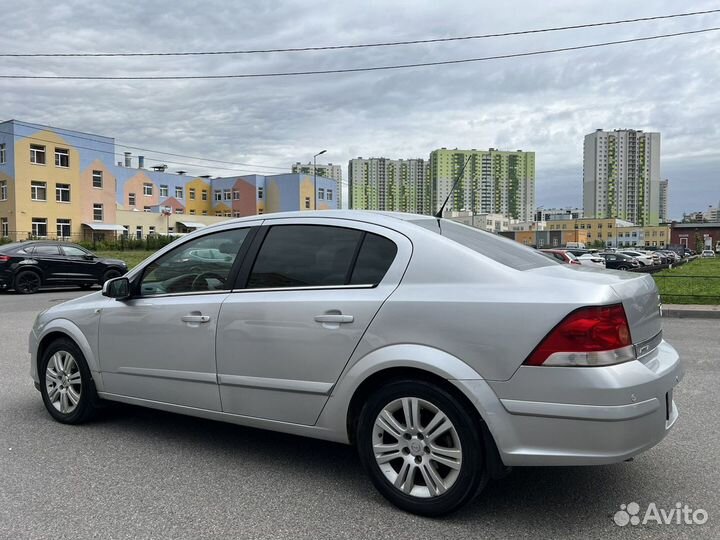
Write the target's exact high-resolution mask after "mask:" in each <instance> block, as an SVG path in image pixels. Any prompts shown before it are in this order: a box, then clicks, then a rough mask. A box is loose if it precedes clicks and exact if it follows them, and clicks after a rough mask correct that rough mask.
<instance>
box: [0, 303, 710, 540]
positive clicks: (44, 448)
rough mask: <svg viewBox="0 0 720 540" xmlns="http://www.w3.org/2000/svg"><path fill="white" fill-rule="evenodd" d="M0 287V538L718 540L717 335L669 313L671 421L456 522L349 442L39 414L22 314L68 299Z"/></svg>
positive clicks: (134, 416)
mask: <svg viewBox="0 0 720 540" xmlns="http://www.w3.org/2000/svg"><path fill="white" fill-rule="evenodd" d="M81 294H83V293H81V292H77V291H49V292H43V293H41V294H38V295H35V296H31V297H21V296H17V295H14V294H9V293H0V369H1V370H2V374H3V375H2V378H1V379H0V380H1V381H2V382H1V383H0V538H8V539H21V538H52V539H58V538H103V539H109V538H133V539H134V538H192V539H196V538H394V539H398V538H473V539H479V538H508V537H532V538H576V537H588V538H658V537H660V538H678V537H680V538H685V537H687V538H718V537H719V536H720V467H718V463H720V414H718V407H719V405H720V401H719V400H718V391H719V389H720V325H719V324H718V321H717V320H693V319H670V320H666V322H665V325H664V327H665V336H666V339H667V340H668V341H670V342H671V343H672V344H673V345H675V347H676V348H677V349H678V350H679V351H680V353H681V355H682V356H683V357H684V358H685V367H686V376H685V380H684V381H683V383H682V385H681V386H680V387H678V389H677V391H676V393H675V399H676V401H677V403H678V406H679V408H680V415H681V416H680V419H679V420H678V424H677V426H676V428H675V429H674V430H673V432H672V433H671V434H670V435H669V437H668V438H667V439H666V440H665V441H664V442H663V443H661V444H660V445H659V446H658V447H656V448H654V449H652V450H651V451H649V452H647V453H646V454H644V455H641V456H639V457H638V458H636V459H635V461H633V462H631V463H622V464H619V465H613V466H605V467H596V468H527V469H516V470H514V471H513V473H512V474H511V475H510V476H509V477H508V478H506V479H504V480H502V481H499V482H494V483H491V484H490V485H489V486H488V487H487V489H486V490H485V492H484V493H483V494H482V495H481V496H480V497H479V498H478V499H477V500H476V501H475V502H474V503H473V504H471V505H470V506H468V507H466V508H465V509H464V510H462V511H461V512H460V513H458V514H455V515H452V516H450V517H448V518H445V519H442V520H430V519H424V518H419V517H415V516H412V515H408V514H404V513H402V512H400V511H398V510H395V509H394V508H393V507H391V506H389V505H388V504H387V503H386V502H385V501H384V499H383V498H382V497H381V496H380V495H379V494H378V493H377V492H376V491H375V490H374V488H373V487H372V485H371V484H370V482H369V480H367V479H366V478H365V476H364V474H363V472H362V470H361V468H360V465H359V463H358V460H357V459H356V456H355V453H354V452H353V450H352V449H351V448H349V447H345V446H341V445H334V444H329V443H325V442H321V441H314V440H310V439H302V438H297V437H291V436H286V435H280V434H274V433H268V432H263V431H258V430H254V429H248V428H242V427H238V426H233V425H229V424H221V423H217V422H211V421H206V420H199V419H194V418H189V417H183V416H178V415H173V414H168V413H163V412H158V411H151V410H146V409H140V408H136V407H130V406H119V405H118V406H113V407H111V408H109V409H108V410H106V411H105V413H104V414H103V415H102V416H101V418H100V419H99V420H97V421H95V422H93V423H90V424H87V425H83V426H77V427H72V426H64V425H61V424H59V423H56V422H54V421H53V420H51V418H50V416H49V415H48V414H47V413H46V412H45V410H44V408H43V405H42V401H41V399H40V395H39V394H38V393H37V392H36V391H35V389H34V388H33V386H32V383H31V381H30V378H29V376H28V354H27V334H28V332H29V330H30V327H31V325H32V321H33V319H34V317H35V314H36V313H37V312H38V311H40V310H41V309H45V308H46V307H48V306H50V305H53V304H54V303H57V302H60V301H63V300H66V299H69V298H72V297H75V296H80V295H81ZM633 501H634V502H637V503H639V504H640V506H641V508H642V511H643V513H644V510H645V508H646V507H647V505H648V504H649V503H651V502H654V503H656V505H657V507H658V509H660V508H662V509H666V510H670V509H673V508H674V507H675V503H678V502H680V503H686V504H688V505H689V506H690V507H692V508H693V509H698V508H701V509H704V510H706V511H707V513H708V515H709V519H708V521H707V523H706V524H705V525H694V526H693V525H677V524H673V525H657V524H653V525H638V526H632V525H627V526H625V527H619V526H617V525H615V524H614V523H613V519H612V518H613V515H614V514H615V512H616V511H618V510H619V508H620V505H621V504H628V503H630V502H633Z"/></svg>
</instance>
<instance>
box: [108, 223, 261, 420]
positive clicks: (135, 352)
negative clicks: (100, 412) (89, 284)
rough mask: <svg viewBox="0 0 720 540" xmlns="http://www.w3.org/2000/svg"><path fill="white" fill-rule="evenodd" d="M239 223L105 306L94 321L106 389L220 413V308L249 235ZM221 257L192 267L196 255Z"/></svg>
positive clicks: (162, 262)
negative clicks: (97, 323) (208, 253)
mask: <svg viewBox="0 0 720 540" xmlns="http://www.w3.org/2000/svg"><path fill="white" fill-rule="evenodd" d="M259 223H260V222H251V223H248V224H245V223H243V226H242V227H238V226H237V225H235V226H233V227H230V228H225V229H224V230H220V231H217V232H209V233H207V234H204V235H202V236H199V237H195V238H192V239H190V240H188V241H186V242H184V243H182V244H181V245H179V246H177V247H175V248H174V249H172V250H170V251H168V252H166V253H164V254H163V255H161V256H159V257H158V258H156V259H155V260H154V261H152V262H150V263H149V264H147V265H146V266H145V267H144V268H143V269H142V271H141V272H140V273H138V274H137V275H135V276H133V278H132V279H131V283H132V285H131V287H132V291H133V295H132V296H131V297H130V298H129V299H126V300H123V301H117V300H110V301H108V303H107V304H106V305H105V306H104V307H103V308H102V310H101V315H100V335H99V351H100V354H99V357H100V368H101V371H102V377H103V383H104V387H105V391H106V392H108V393H111V394H116V395H121V396H128V397H133V398H139V399H145V400H153V401H159V402H163V403H170V404H174V405H182V406H186V407H194V408H198V409H207V410H213V411H219V410H221V407H220V397H219V393H218V387H217V372H216V366H215V333H216V331H217V322H218V314H219V312H220V305H221V304H222V302H223V300H225V298H226V297H227V295H228V294H229V291H230V289H231V288H232V284H233V282H234V279H235V275H236V274H237V269H238V267H239V265H240V262H241V259H242V257H243V255H244V253H245V250H246V249H247V245H248V242H249V238H250V237H251V235H252V234H253V231H254V229H253V228H252V227H253V225H257V224H259ZM202 249H214V250H217V251H218V252H221V253H222V254H223V255H224V256H223V257H219V258H217V259H214V260H211V261H198V260H197V259H196V258H194V257H192V256H191V253H192V252H193V251H194V250H202Z"/></svg>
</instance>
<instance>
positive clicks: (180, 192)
mask: <svg viewBox="0 0 720 540" xmlns="http://www.w3.org/2000/svg"><path fill="white" fill-rule="evenodd" d="M175 198H176V199H182V198H183V188H181V187H180V186H177V187H176V188H175Z"/></svg>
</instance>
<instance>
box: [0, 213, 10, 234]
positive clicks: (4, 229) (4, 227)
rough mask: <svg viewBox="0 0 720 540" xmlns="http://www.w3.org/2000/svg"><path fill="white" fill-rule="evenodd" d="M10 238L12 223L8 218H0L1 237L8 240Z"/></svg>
mask: <svg viewBox="0 0 720 540" xmlns="http://www.w3.org/2000/svg"><path fill="white" fill-rule="evenodd" d="M9 236H10V223H9V222H8V218H6V217H4V218H0V237H3V238H7V237H9Z"/></svg>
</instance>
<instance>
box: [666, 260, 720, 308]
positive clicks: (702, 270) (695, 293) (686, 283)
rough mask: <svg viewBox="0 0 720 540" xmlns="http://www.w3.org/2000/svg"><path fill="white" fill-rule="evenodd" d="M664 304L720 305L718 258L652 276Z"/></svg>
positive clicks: (719, 267) (696, 262) (695, 261)
mask: <svg viewBox="0 0 720 540" xmlns="http://www.w3.org/2000/svg"><path fill="white" fill-rule="evenodd" d="M653 277H654V278H655V283H657V286H658V289H659V290H660V297H661V298H662V301H663V302H664V303H666V304H705V305H708V304H720V257H715V258H714V259H695V260H694V261H691V262H689V263H687V264H684V265H682V266H679V267H677V268H672V269H667V270H663V271H662V272H658V273H657V274H653Z"/></svg>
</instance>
